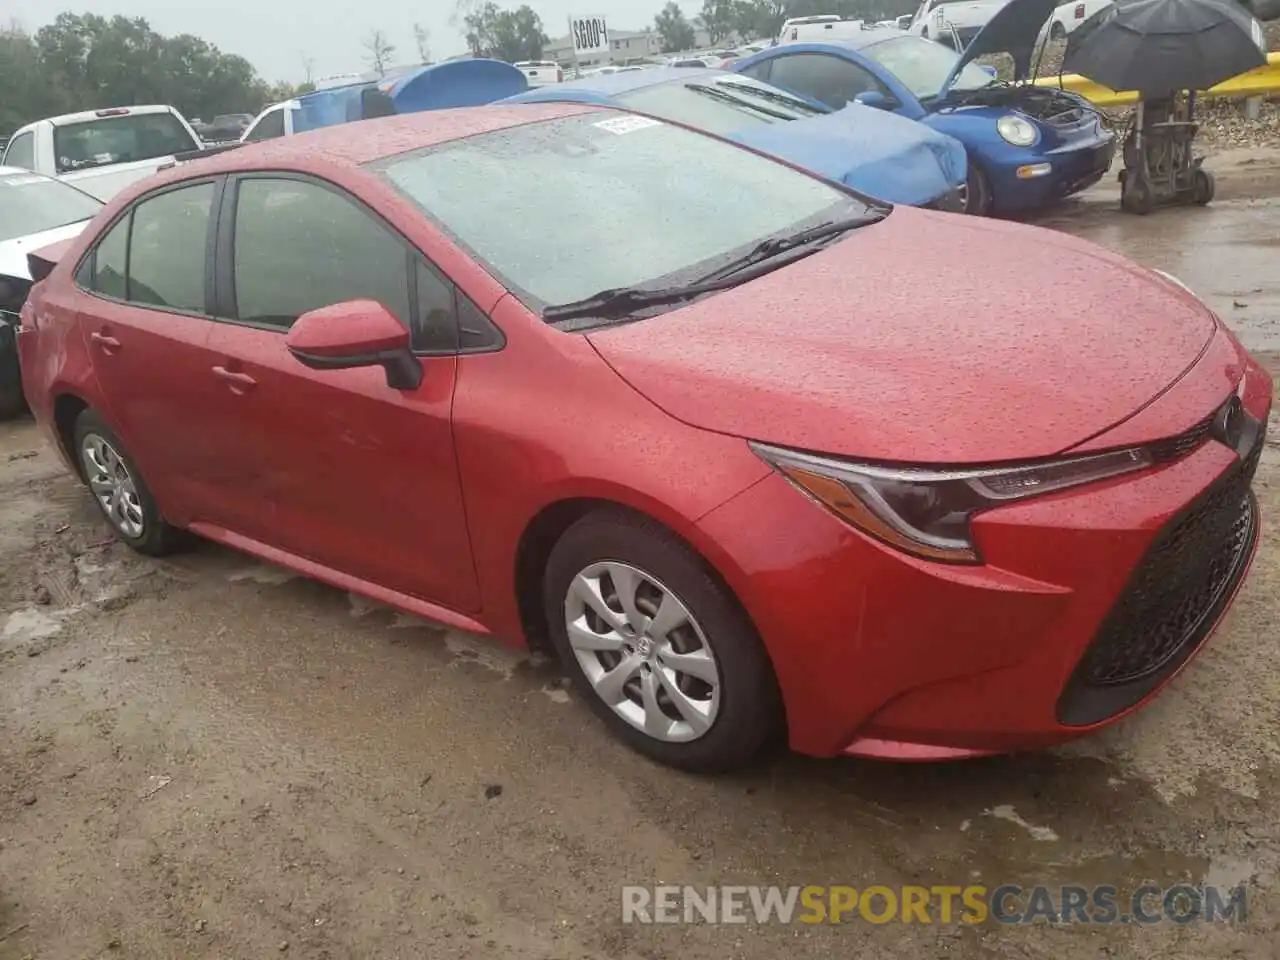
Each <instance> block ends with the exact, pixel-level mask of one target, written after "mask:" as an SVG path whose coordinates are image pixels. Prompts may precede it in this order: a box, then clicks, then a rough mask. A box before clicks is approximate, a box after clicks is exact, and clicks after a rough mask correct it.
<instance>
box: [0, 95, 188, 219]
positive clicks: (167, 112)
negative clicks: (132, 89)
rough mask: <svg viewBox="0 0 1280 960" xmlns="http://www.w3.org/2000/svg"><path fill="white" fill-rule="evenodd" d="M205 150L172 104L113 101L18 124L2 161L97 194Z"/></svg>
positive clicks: (101, 195)
mask: <svg viewBox="0 0 1280 960" xmlns="http://www.w3.org/2000/svg"><path fill="white" fill-rule="evenodd" d="M204 150H205V147H204V144H203V143H201V142H200V138H199V137H198V136H196V132H195V131H194V130H192V129H191V125H190V124H188V123H187V121H186V120H185V119H183V117H182V114H180V113H178V111H177V110H175V109H174V108H173V107H168V106H160V105H153V106H140V107H112V108H111V109H108V110H87V111H85V112H84V113H69V114H66V115H64V116H61V117H50V118H48V119H47V120H37V121H36V122H35V123H29V124H27V125H26V126H25V127H22V128H20V129H19V130H18V131H17V132H16V133H15V134H14V135H13V136H12V137H10V138H9V143H8V145H7V146H6V147H5V151H4V159H3V160H0V165H3V166H6V167H21V168H22V169H24V170H31V171H33V172H34V173H42V174H44V175H45V176H49V177H56V178H57V179H59V180H64V181H66V182H67V183H70V184H72V185H73V186H76V187H79V188H80V189H81V190H83V191H85V192H86V193H89V194H92V195H93V196H95V197H97V198H98V199H99V200H103V201H106V200H109V199H111V197H113V196H115V194H117V193H119V192H120V191H121V190H123V189H124V188H125V187H127V186H128V185H129V184H131V183H133V182H135V181H137V180H142V179H144V178H145V177H149V176H151V175H152V174H153V173H156V172H157V171H158V170H164V169H167V168H169V167H172V166H174V165H175V164H176V163H179V162H181V161H182V160H184V159H190V157H192V156H194V155H198V154H200V153H201V152H203V151H204Z"/></svg>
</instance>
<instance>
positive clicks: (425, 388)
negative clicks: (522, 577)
mask: <svg viewBox="0 0 1280 960" xmlns="http://www.w3.org/2000/svg"><path fill="white" fill-rule="evenodd" d="M232 184H233V186H232V188H231V192H230V193H229V194H228V205H227V206H226V208H225V210H224V217H223V221H222V234H221V237H220V246H219V273H220V288H219V294H220V300H221V301H222V306H223V307H224V312H225V313H226V316H227V321H226V322H224V323H221V324H219V325H218V329H217V331H216V332H215V334H214V338H213V340H212V342H211V344H210V346H211V348H212V350H213V351H214V353H215V354H216V355H217V358H218V359H217V363H218V365H219V366H220V367H222V368H223V370H224V374H223V376H224V377H225V378H226V379H225V382H224V384H223V389H222V390H221V391H220V397H219V399H218V401H217V409H218V416H217V420H218V424H219V429H220V431H222V433H221V434H220V436H219V439H218V443H219V445H222V444H224V443H225V444H235V446H236V447H237V448H238V449H239V450H240V451H241V452H242V454H243V456H242V457H240V458H238V459H237V461H236V463H237V466H238V472H237V474H236V476H235V477H234V478H229V483H232V484H233V485H234V487H235V488H236V490H237V503H236V506H237V511H236V513H235V516H234V518H233V519H232V520H231V521H230V523H229V525H230V526H231V527H232V529H233V530H234V531H235V532H237V533H239V534H241V535H244V536H247V537H251V538H253V539H255V540H259V541H262V542H265V543H268V544H271V545H272V546H275V547H278V548H280V549H283V550H286V551H288V552H289V553H292V554H295V555H297V556H301V557H304V558H307V559H310V560H312V561H315V562H317V563H320V564H323V565H324V566H327V567H330V568H332V569H335V570H338V571H341V572H342V573H345V574H348V575H350V576H354V577H357V578H359V579H361V580H364V581H368V582H372V583H375V584H378V585H380V586H383V587H387V588H389V589H392V590H397V591H399V592H402V593H407V594H410V595H412V596H416V597H419V598H422V599H426V600H430V601H434V602H436V603H440V604H443V605H445V606H447V607H449V608H451V609H454V610H458V611H461V612H467V611H474V610H476V609H478V608H479V594H478V589H477V585H476V578H475V572H474V568H473V566H472V560H471V547H470V541H469V537H468V533H467V526H466V520H465V516H464V510H463V501H462V490H461V485H460V482H459V477H458V467H457V462H456V459H455V456H454V446H453V431H452V424H451V419H450V418H451V413H452V407H453V388H454V378H455V376H456V367H457V343H458V325H457V304H456V301H455V294H456V291H455V290H454V287H453V284H452V283H450V282H449V280H448V278H447V277H445V276H444V275H443V274H441V273H440V271H438V270H437V269H435V268H434V267H433V266H432V265H431V264H429V263H427V262H426V260H425V258H423V257H422V256H421V254H419V253H418V252H417V251H415V250H413V249H412V248H411V246H410V245H409V244H408V243H407V242H406V241H405V240H404V239H403V238H402V237H401V236H400V235H399V234H398V233H396V232H395V231H393V230H392V229H391V228H390V227H389V226H388V225H387V224H386V223H385V222H383V221H382V220H381V219H380V218H379V217H377V216H376V214H374V213H373V212H372V211H371V210H370V209H368V208H367V207H365V206H364V205H363V204H361V203H360V202H359V201H358V200H356V199H355V198H354V197H352V196H351V195H349V194H347V193H345V192H344V191H342V190H340V189H338V188H337V187H335V186H333V185H330V184H327V183H324V182H321V181H318V180H313V179H309V178H305V177H291V176H286V175H282V174H270V175H267V174H255V175H245V176H243V177H241V178H239V179H238V180H233V181H232ZM361 298H367V299H371V300H377V301H379V302H381V303H382V304H383V305H384V306H386V307H387V308H388V309H390V310H391V311H392V312H393V313H395V314H396V315H397V316H398V317H400V319H401V320H402V321H403V322H404V323H405V325H406V326H407V327H409V328H410V329H411V331H413V333H414V342H415V349H416V351H417V352H418V353H419V356H420V358H421V360H422V363H423V365H424V367H425V376H424V377H423V380H422V384H421V386H420V387H418V388H417V389H416V390H406V391H400V390H394V389H392V388H391V387H388V386H387V382H386V376H385V373H384V372H383V371H382V369H381V368H378V367H373V368H363V369H354V370H330V371H316V370H311V369H308V368H307V367H304V366H303V365H302V364H300V363H299V362H297V361H296V360H295V359H293V357H292V356H291V355H290V354H289V352H288V351H287V349H286V348H285V334H286V333H287V332H288V330H289V327H290V326H291V325H292V323H293V322H294V320H296V319H297V317H298V316H299V315H300V314H302V313H304V312H306V311H308V310H313V309H317V308H319V307H323V306H329V305H331V304H334V303H340V302H343V301H347V300H353V299H361Z"/></svg>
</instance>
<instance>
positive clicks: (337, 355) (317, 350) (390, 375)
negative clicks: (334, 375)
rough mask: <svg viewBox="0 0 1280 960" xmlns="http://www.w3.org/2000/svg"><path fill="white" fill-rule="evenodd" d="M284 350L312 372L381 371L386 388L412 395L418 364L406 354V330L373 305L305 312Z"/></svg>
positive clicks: (357, 302)
mask: <svg viewBox="0 0 1280 960" xmlns="http://www.w3.org/2000/svg"><path fill="white" fill-rule="evenodd" d="M284 342H285V346H286V347H288V348H289V352H290V353H291V354H293V356H294V358H295V359H296V360H297V361H298V362H299V363H301V364H303V365H304V366H307V367H310V368H311V369H312V370H350V369H352V368H354V367H382V368H383V369H384V370H385V371H386V372H387V386H388V387H391V388H392V389H393V390H416V389H417V388H418V387H419V386H421V385H422V362H421V361H420V360H418V358H417V357H415V356H414V355H413V351H412V350H411V349H410V340H409V331H408V330H407V329H405V326H404V324H402V323H401V322H400V321H399V319H397V318H396V315H395V314H394V313H392V312H391V311H390V310H388V309H387V308H386V307H384V306H383V305H382V304H380V303H378V302H377V301H376V300H348V301H347V302H346V303H335V304H333V305H332V306H329V307H321V308H320V309H318V310H310V311H308V312H307V313H304V314H303V315H302V316H300V317H299V318H298V319H297V320H295V321H294V322H293V326H292V327H290V328H289V333H288V334H287V335H286V336H285V341H284Z"/></svg>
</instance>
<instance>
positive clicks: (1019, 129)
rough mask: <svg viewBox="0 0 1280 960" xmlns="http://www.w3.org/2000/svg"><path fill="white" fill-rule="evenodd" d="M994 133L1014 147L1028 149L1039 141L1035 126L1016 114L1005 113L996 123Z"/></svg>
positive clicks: (1038, 133)
mask: <svg viewBox="0 0 1280 960" xmlns="http://www.w3.org/2000/svg"><path fill="white" fill-rule="evenodd" d="M996 133H998V134H1000V136H1001V137H1002V138H1003V139H1004V141H1005V142H1006V143H1011V144H1013V145H1014V146H1015V147H1029V146H1031V145H1032V144H1033V143H1035V142H1036V141H1037V140H1039V139H1040V131H1039V130H1037V129H1036V125H1035V124H1034V123H1032V122H1031V121H1030V120H1028V119H1026V118H1025V117H1020V116H1018V115H1017V114H1016V113H1007V114H1005V115H1004V116H1003V117H1001V118H1000V119H999V120H997V121H996Z"/></svg>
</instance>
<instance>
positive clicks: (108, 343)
mask: <svg viewBox="0 0 1280 960" xmlns="http://www.w3.org/2000/svg"><path fill="white" fill-rule="evenodd" d="M89 339H90V340H92V341H93V342H94V343H96V344H97V345H98V346H100V347H102V349H103V350H108V351H110V350H119V349H120V341H119V340H117V339H116V338H115V337H109V336H107V335H106V334H105V333H99V332H98V331H97V330H95V331H93V333H91V334H89Z"/></svg>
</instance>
